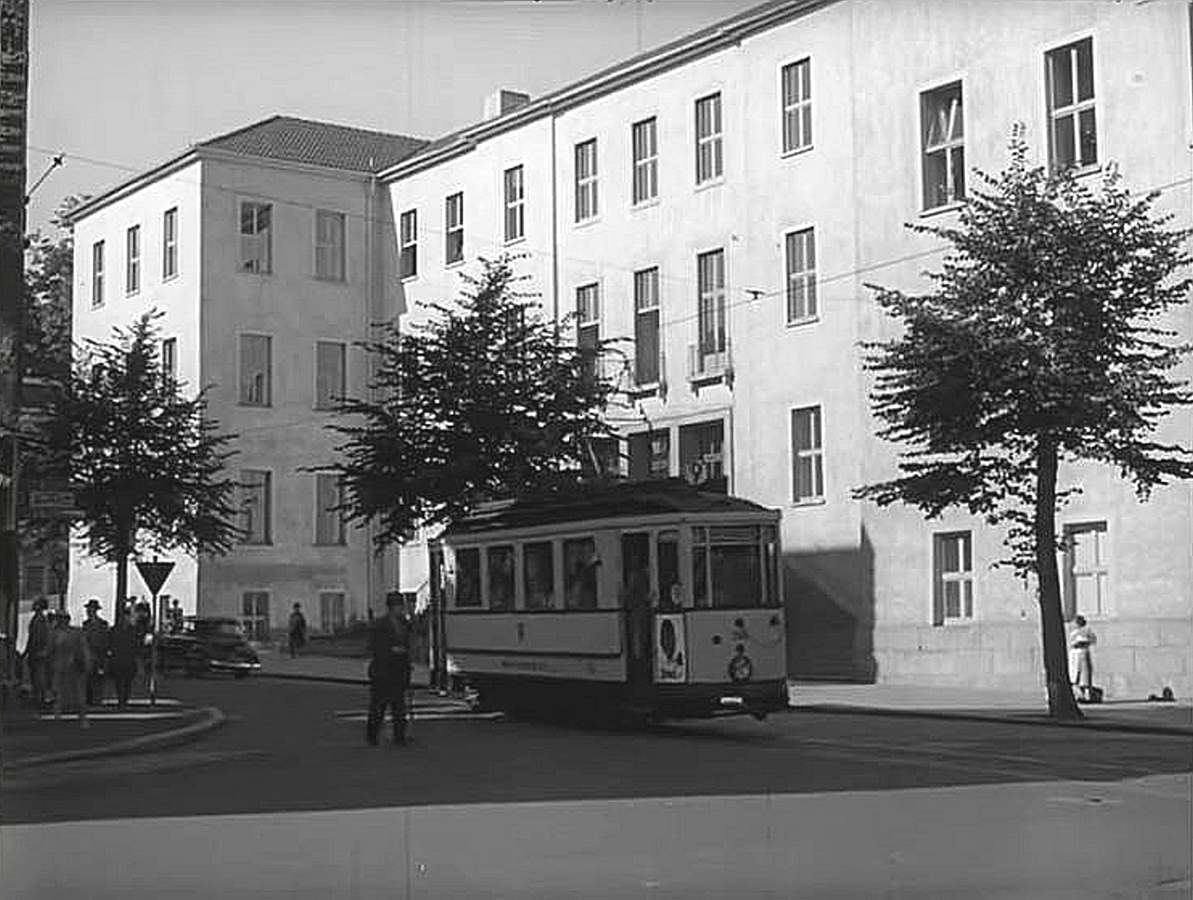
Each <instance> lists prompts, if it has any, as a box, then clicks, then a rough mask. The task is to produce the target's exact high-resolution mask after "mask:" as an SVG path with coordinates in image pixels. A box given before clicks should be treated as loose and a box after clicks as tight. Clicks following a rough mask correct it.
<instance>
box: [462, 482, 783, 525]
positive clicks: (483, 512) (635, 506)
mask: <svg viewBox="0 0 1193 900" xmlns="http://www.w3.org/2000/svg"><path fill="white" fill-rule="evenodd" d="M770 512H773V510H770V509H769V508H767V507H765V506H761V505H760V504H757V503H754V502H752V501H750V500H743V499H742V498H740V497H731V496H729V495H727V494H717V493H712V492H710V491H702V490H700V489H699V488H696V487H693V486H692V485H690V484H688V483H687V482H686V481H683V480H682V479H678V478H672V479H668V480H666V481H639V482H626V483H618V484H612V485H607V484H606V485H595V486H594V485H582V486H578V487H573V488H567V489H564V490H559V491H553V492H551V493H547V494H537V495H531V496H526V497H519V498H514V499H510V500H497V501H492V502H489V503H484V504H481V505H480V506H479V507H478V508H477V509H476V511H475V512H473V513H472V514H471V515H468V516H466V517H464V518H462V519H458V520H456V521H455V522H453V523H452V524H451V525H450V526H449V527H448V528H447V530H446V531H445V532H444V534H443V536H444V537H446V538H451V537H455V536H457V535H462V534H476V533H479V532H485V531H500V530H503V529H507V528H526V527H530V526H534V525H553V524H563V523H565V522H582V521H587V520H589V519H619V518H635V517H639V516H659V515H667V514H689V515H690V514H693V513H694V514H700V513H770Z"/></svg>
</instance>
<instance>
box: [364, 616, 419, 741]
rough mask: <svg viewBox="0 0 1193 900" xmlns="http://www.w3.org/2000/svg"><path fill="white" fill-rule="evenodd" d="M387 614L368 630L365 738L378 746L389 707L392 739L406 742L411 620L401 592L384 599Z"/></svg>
mask: <svg viewBox="0 0 1193 900" xmlns="http://www.w3.org/2000/svg"><path fill="white" fill-rule="evenodd" d="M385 605H386V614H385V617H384V618H381V619H378V620H376V621H375V622H374V624H373V627H372V630H371V632H370V634H369V644H370V647H369V649H370V651H371V656H372V659H371V661H370V662H369V719H368V724H367V726H366V729H365V739H366V740H367V741H368V742H369V744H371V745H372V746H374V747H375V746H377V737H378V734H379V732H380V731H381V723H382V722H383V721H384V720H385V710H386V709H387V708H388V709H390V711H391V714H392V715H393V726H394V743H395V744H405V743H406V691H407V689H408V688H409V687H410V622H409V620H408V619H407V618H406V614H405V611H404V610H403V609H402V597H401V595H400V594H398V593H396V592H394V593H391V594H390V595H389V596H388V597H386V599H385Z"/></svg>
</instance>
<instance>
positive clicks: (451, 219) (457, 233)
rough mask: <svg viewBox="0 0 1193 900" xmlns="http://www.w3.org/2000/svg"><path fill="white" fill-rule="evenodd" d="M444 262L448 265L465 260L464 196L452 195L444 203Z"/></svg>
mask: <svg viewBox="0 0 1193 900" xmlns="http://www.w3.org/2000/svg"><path fill="white" fill-rule="evenodd" d="M443 216H444V233H445V235H446V238H445V240H446V245H445V247H444V251H443V253H444V256H443V258H444V261H445V264H446V265H449V266H450V265H451V264H452V263H458V262H460V261H461V260H462V259H463V258H464V195H463V194H452V195H451V196H450V197H448V198H447V200H446V201H444V213H443Z"/></svg>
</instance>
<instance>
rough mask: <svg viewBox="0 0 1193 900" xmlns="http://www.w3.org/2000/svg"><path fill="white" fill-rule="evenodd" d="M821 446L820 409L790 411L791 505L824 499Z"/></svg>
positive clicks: (822, 453)
mask: <svg viewBox="0 0 1193 900" xmlns="http://www.w3.org/2000/svg"><path fill="white" fill-rule="evenodd" d="M823 457H824V446H823V438H822V435H821V428H820V407H819V406H806V407H803V408H802V409H793V410H792V411H791V465H792V470H793V471H792V478H791V484H792V497H791V500H792V502H793V503H811V502H815V501H818V500H823V499H824V459H823Z"/></svg>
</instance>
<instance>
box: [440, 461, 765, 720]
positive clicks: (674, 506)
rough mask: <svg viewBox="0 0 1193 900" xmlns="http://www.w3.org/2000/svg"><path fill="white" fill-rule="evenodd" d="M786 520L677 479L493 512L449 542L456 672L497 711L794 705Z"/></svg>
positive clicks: (448, 606)
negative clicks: (782, 530) (784, 576)
mask: <svg viewBox="0 0 1193 900" xmlns="http://www.w3.org/2000/svg"><path fill="white" fill-rule="evenodd" d="M778 525H779V513H778V512H777V511H775V510H770V509H767V508H765V507H762V506H759V505H757V504H755V503H751V502H749V501H747V500H742V499H740V498H735V497H729V496H726V495H724V494H715V493H709V492H704V491H700V490H698V489H696V488H694V487H692V486H690V485H688V484H687V483H685V482H683V481H680V480H669V481H659V482H645V483H630V484H617V485H612V486H604V487H600V488H591V487H590V488H582V489H575V490H573V491H568V492H564V493H556V494H550V495H543V496H539V497H532V498H526V499H521V500H513V501H502V502H496V503H490V504H485V505H484V506H483V507H482V508H480V509H478V510H477V511H476V512H475V513H474V514H472V515H471V516H469V517H467V518H463V519H461V520H458V521H456V522H455V523H453V524H452V525H451V526H450V527H449V528H448V529H447V530H446V531H445V532H444V534H443V536H442V539H441V540H442V547H443V582H444V587H445V591H444V593H445V601H446V603H445V612H444V619H445V639H446V641H445V642H446V661H447V670H448V673H449V674H450V675H452V676H453V677H454V678H455V679H457V681H463V682H464V683H465V684H466V685H468V686H470V687H471V688H473V689H474V690H475V691H476V692H477V695H478V699H479V702H480V704H481V705H482V706H483V707H485V708H491V709H501V710H505V711H507V712H513V713H519V712H520V713H531V714H563V715H573V714H576V713H577V712H583V713H585V714H589V715H598V716H601V717H604V716H606V715H612V716H616V717H619V718H621V717H627V718H631V719H632V720H635V721H644V720H648V719H661V718H681V717H711V716H716V715H725V714H734V713H737V714H741V713H746V714H751V715H753V716H755V717H756V718H759V719H761V718H764V717H765V716H766V714H767V713H769V712H772V711H775V710H779V709H784V708H786V706H787V681H786V672H787V655H786V628H785V623H784V616H783V608H782V596H783V591H782V584H781V583H780V565H779V537H778V532H779V528H778Z"/></svg>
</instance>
